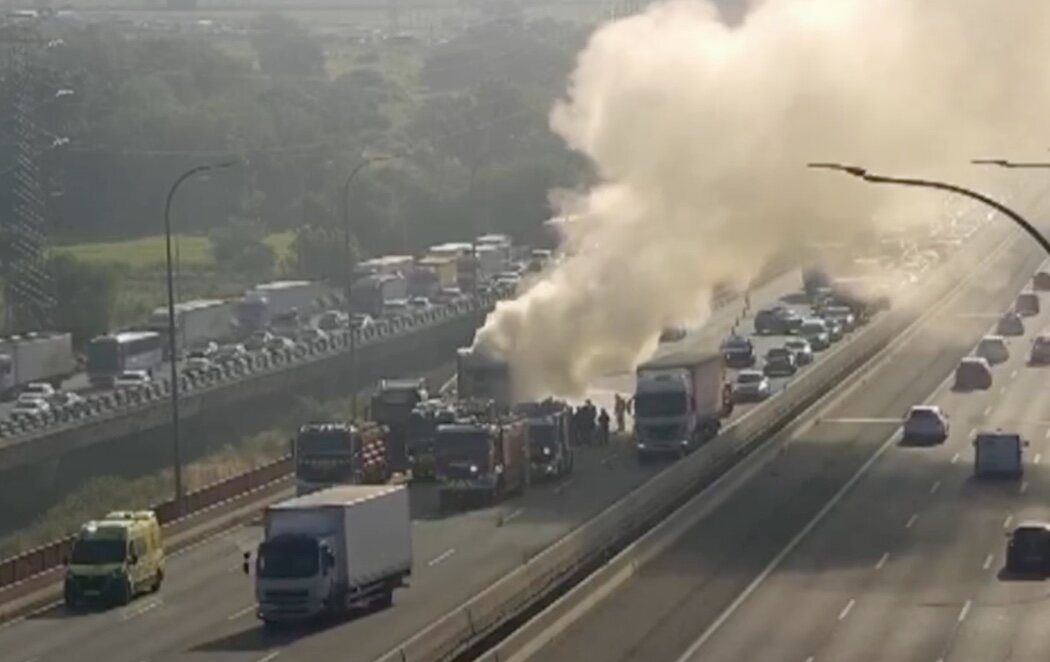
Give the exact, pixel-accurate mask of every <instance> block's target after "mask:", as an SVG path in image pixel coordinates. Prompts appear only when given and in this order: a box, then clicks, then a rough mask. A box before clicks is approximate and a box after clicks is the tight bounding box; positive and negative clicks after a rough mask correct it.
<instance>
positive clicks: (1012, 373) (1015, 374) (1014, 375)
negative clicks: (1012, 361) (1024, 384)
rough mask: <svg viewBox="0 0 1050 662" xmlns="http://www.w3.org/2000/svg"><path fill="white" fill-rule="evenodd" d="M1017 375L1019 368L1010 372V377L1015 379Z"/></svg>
mask: <svg viewBox="0 0 1050 662" xmlns="http://www.w3.org/2000/svg"><path fill="white" fill-rule="evenodd" d="M1015 377H1017V368H1014V371H1013V372H1011V373H1010V379H1014V378H1015Z"/></svg>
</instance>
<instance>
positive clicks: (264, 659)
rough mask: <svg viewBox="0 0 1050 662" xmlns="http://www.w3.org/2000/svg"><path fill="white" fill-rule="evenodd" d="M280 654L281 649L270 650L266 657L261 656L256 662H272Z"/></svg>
mask: <svg viewBox="0 0 1050 662" xmlns="http://www.w3.org/2000/svg"><path fill="white" fill-rule="evenodd" d="M280 654H281V651H270V652H269V653H267V654H266V655H265V656H264V657H261V658H259V659H258V660H257V661H256V662H270V661H271V660H273V659H274V658H276V657H277V656H278V655H280Z"/></svg>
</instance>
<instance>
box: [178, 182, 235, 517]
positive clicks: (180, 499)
mask: <svg viewBox="0 0 1050 662" xmlns="http://www.w3.org/2000/svg"><path fill="white" fill-rule="evenodd" d="M236 163H237V161H223V162H221V163H211V164H208V165H201V166H196V167H194V168H190V169H189V170H187V171H186V172H184V173H182V175H180V176H179V178H178V179H176V180H175V183H174V184H172V185H171V189H169V190H168V197H167V200H165V202H164V253H165V258H166V262H167V280H168V362H169V363H170V365H171V434H172V455H173V457H172V463H173V465H174V469H175V512H176V515H181V514H182V498H183V491H182V451H181V448H180V444H179V374H178V357H177V356H176V347H175V277H174V271H173V269H172V259H171V201H172V199H173V198H174V197H175V192H176V191H178V190H179V187H180V186H181V185H182V183H183V182H185V181H186V180H187V179H189V178H190V177H193V176H194V175H197V174H200V173H202V172H208V171H211V170H218V169H221V168H229V167H231V166H233V165H236Z"/></svg>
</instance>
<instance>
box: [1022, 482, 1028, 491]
mask: <svg viewBox="0 0 1050 662" xmlns="http://www.w3.org/2000/svg"><path fill="white" fill-rule="evenodd" d="M1027 491H1028V481H1027V480H1026V481H1024V482H1023V483H1021V494H1024V493H1025V492H1027Z"/></svg>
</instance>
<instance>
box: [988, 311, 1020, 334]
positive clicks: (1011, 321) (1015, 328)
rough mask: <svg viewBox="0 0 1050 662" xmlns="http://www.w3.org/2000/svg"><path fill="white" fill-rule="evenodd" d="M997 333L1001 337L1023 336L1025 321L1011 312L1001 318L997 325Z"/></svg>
mask: <svg viewBox="0 0 1050 662" xmlns="http://www.w3.org/2000/svg"><path fill="white" fill-rule="evenodd" d="M995 332H996V333H997V334H999V335H1001V336H1023V335H1024V320H1022V319H1021V316H1020V315H1018V314H1017V313H1014V312H1009V313H1006V314H1005V315H1003V316H1002V317H1000V318H999V323H998V324H996V325H995Z"/></svg>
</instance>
